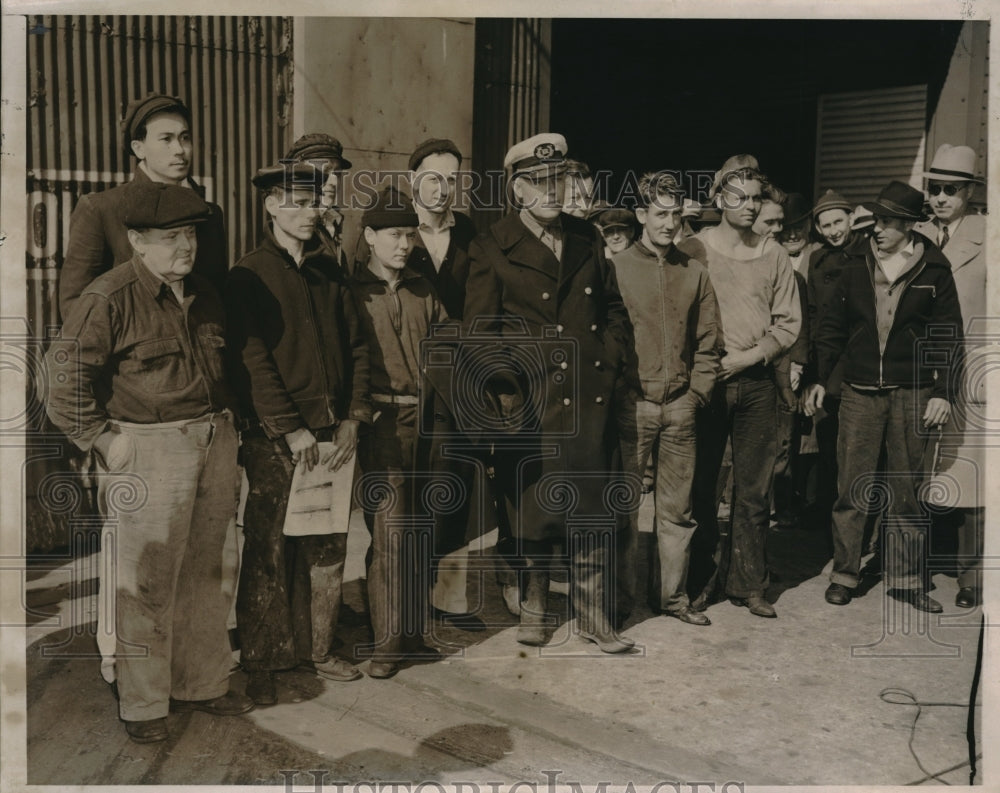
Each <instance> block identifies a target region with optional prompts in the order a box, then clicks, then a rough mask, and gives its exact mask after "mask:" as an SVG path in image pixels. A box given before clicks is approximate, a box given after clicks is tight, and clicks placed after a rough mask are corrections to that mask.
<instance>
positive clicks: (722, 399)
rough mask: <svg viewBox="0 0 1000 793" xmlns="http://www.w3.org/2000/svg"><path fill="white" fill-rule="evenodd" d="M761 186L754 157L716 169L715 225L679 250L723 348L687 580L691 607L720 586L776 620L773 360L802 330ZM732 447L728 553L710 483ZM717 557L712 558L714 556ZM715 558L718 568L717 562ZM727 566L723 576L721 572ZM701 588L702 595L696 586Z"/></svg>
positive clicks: (700, 466)
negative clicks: (706, 298) (772, 594)
mask: <svg viewBox="0 0 1000 793" xmlns="http://www.w3.org/2000/svg"><path fill="white" fill-rule="evenodd" d="M766 184H767V180H766V179H765V177H764V175H763V174H762V173H761V172H760V170H759V166H758V163H757V159H756V158H755V157H751V156H749V155H737V156H735V157H730V158H729V159H728V160H727V161H726V162H725V164H724V165H723V166H722V168H721V169H720V170H719V171H718V172H717V173H716V176H715V181H714V183H713V185H712V197H713V198H714V201H715V205H716V207H717V209H718V210H719V211H720V212H721V214H722V221H721V222H720V224H719V225H718V226H714V227H712V228H709V229H706V230H705V231H702V232H700V233H699V234H697V235H695V236H694V237H690V238H688V239H686V240H683V241H682V242H681V243H680V244H679V245H678V246H677V247H678V249H679V250H680V251H682V252H683V253H685V254H687V255H688V256H691V257H693V258H695V259H697V260H698V261H702V262H705V263H706V265H707V267H708V275H709V278H710V279H711V282H712V285H713V286H714V287H715V291H716V297H717V298H718V301H719V325H720V328H721V330H722V333H721V336H722V342H723V347H724V351H723V352H722V359H721V364H720V370H719V378H718V385H717V386H716V388H715V390H714V391H713V393H712V398H711V400H710V401H709V403H708V405H706V406H705V408H703V409H702V410H701V412H700V414H699V416H698V424H697V437H698V450H697V459H696V461H695V485H694V516H695V520H696V521H697V523H698V529H697V530H696V532H695V535H694V537H693V538H692V551H691V577H692V580H691V584H690V585H689V589H693V590H694V592H693V594H695V595H696V597H695V599H694V601H693V602H692V607H693V608H704V606H705V605H707V604H708V602H709V601H711V600H714V599H715V597H716V590H717V589H721V588H723V580H722V579H723V578H725V582H724V589H725V594H726V595H727V596H728V597H729V598H730V599H731V600H732V602H733V603H734V604H735V605H738V606H745V607H747V608H748V609H749V610H750V613H751V614H754V615H756V616H758V617H775V616H777V615H776V614H775V611H774V607H773V606H772V605H771V604H770V603H769V602H768V601H767V600H766V598H765V596H764V595H765V591H766V589H767V586H768V570H767V559H766V554H765V541H766V539H767V530H768V524H769V518H770V515H771V481H772V478H773V475H774V463H775V457H776V455H777V446H776V444H777V441H776V438H777V413H776V411H775V404H776V398H777V396H776V393H775V373H774V362H775V360H776V359H778V358H779V357H780V356H781V354H782V353H783V352H785V351H786V350H788V349H789V348H790V347H791V346H792V345H793V344H794V343H795V340H796V339H797V338H798V336H799V331H800V330H801V327H802V308H801V305H800V303H799V296H798V287H797V286H796V284H795V273H794V271H793V269H792V264H791V261H790V260H789V258H788V254H787V253H786V252H785V249H784V248H783V247H782V246H781V245H780V244H779V243H778V242H777V241H776V240H774V239H773V238H770V237H761V236H759V235H758V234H756V233H755V232H754V230H753V224H754V221H756V220H757V216H758V214H759V213H760V208H761V203H762V201H763V197H764V189H765V185H766ZM727 439H731V441H732V450H733V482H734V488H733V492H734V503H733V511H732V529H731V532H730V535H729V536H730V542H729V547H728V548H725V547H724V546H723V547H722V548H719V549H717V547H716V546H717V543H718V539H719V530H718V520H717V511H718V503H719V502H718V497H717V488H716V480H717V478H718V476H719V471H720V470H721V468H722V459H723V455H724V453H725V449H726V441H727ZM713 556H715V557H716V558H717V562H715V561H714V560H713V558H712V557H713ZM713 562H714V563H713ZM716 564H717V565H718V570H716V571H714V572H713V568H714V567H715V566H716ZM727 565H728V573H727V574H725V575H723V573H722V571H723V570H725V568H726V566H727ZM702 585H704V589H703V590H701V591H700V592H699V587H701V586H702Z"/></svg>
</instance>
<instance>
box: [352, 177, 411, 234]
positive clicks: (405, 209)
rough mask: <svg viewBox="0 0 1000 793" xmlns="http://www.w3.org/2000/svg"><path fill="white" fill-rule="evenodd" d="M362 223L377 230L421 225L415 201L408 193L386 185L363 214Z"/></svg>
mask: <svg viewBox="0 0 1000 793" xmlns="http://www.w3.org/2000/svg"><path fill="white" fill-rule="evenodd" d="M361 225H362V226H368V227H371V228H373V229H375V230H376V231H377V230H378V229H388V228H407V227H410V226H413V227H416V226H419V225H420V220H419V219H418V218H417V213H416V212H415V211H414V209H413V202H412V201H411V200H410V197H409V196H408V195H406V193H401V192H399V191H398V190H397V189H396V188H394V187H391V186H390V187H386V188H385V189H383V190H381V191H380V192H379V194H378V195H377V196H376V198H375V203H374V204H373V205H372V206H371V207H369V208H368V209H366V210H365V212H364V214H363V215H362V216H361Z"/></svg>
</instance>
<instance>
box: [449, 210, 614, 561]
mask: <svg viewBox="0 0 1000 793" xmlns="http://www.w3.org/2000/svg"><path fill="white" fill-rule="evenodd" d="M561 222H562V240H563V248H562V257H561V261H560V260H557V259H556V257H555V255H554V254H553V253H552V251H551V250H549V248H547V247H546V246H545V245H544V244H542V243H541V242H540V241H539V240H538V239H537V238H536V237H535V236H534V235H533V234H532V233H531V232H530V231H529V230H528V228H527V227H526V226H525V225H524V223H523V222H522V221H521V219H520V217H519V215H518V214H517V213H514V214H510V215H507V216H506V217H504V218H503V219H501V220H500V221H498V222H497V223H496V224H494V225H493V226H492V227H491V228H490V230H489V231H488V232H486V233H485V234H481V235H480V236H478V237H477V238H476V239H475V240H473V242H472V244H471V245H470V246H469V278H468V281H467V283H466V302H465V316H464V322H463V334H464V338H463V340H462V344H463V349H462V352H463V354H462V355H461V356H459V358H458V360H457V364H456V366H457V369H458V372H457V373H456V380H457V381H458V382H459V383H460V386H461V388H462V395H460V396H459V397H456V398H455V399H454V409H455V413H456V421H457V423H458V424H459V425H460V426H464V427H466V428H467V427H469V425H474V424H475V423H476V421H477V419H478V418H479V414H477V413H476V411H475V409H474V407H475V404H476V402H475V400H476V399H477V398H478V397H480V396H481V395H483V394H486V393H487V392H490V391H493V392H494V393H493V394H492V395H490V400H491V402H492V404H495V405H497V406H498V410H499V412H500V413H501V416H502V418H503V422H501V424H502V426H501V427H499V428H498V427H497V426H496V424H495V423H492V422H491V421H490V416H489V412H488V411H486V412H484V413H483V415H482V418H483V422H482V423H483V425H484V426H483V429H484V434H485V435H486V436H490V437H492V438H493V440H494V444H495V468H496V484H497V487H498V490H499V492H500V493H501V494H502V496H501V497H500V499H499V500H500V502H501V504H502V506H504V507H505V508H506V511H507V519H508V521H509V524H510V527H511V531H512V533H513V536H514V537H515V538H521V539H527V540H558V541H564V542H565V541H567V540H568V537H567V531H568V530H572V529H573V527H574V526H575V527H577V528H581V527H584V526H598V525H599V526H602V527H608V526H611V525H613V521H614V516H615V514H616V513H617V512H621V511H622V508H623V507H624V508H625V509H628V508H629V507H628V503H627V502H628V498H627V497H623V493H622V487H621V482H620V479H619V477H618V476H617V475H616V474H615V472H614V471H613V470H612V468H613V465H612V462H613V456H614V451H615V449H616V447H617V439H616V438H615V437H614V432H613V425H614V422H613V420H612V417H613V402H614V395H615V390H616V387H617V386H618V384H619V382H620V379H621V374H622V367H623V365H624V361H625V354H626V351H627V350H628V348H629V347H630V346H631V336H632V334H631V329H630V325H629V320H628V312H627V310H626V308H625V305H624V303H623V302H622V298H621V294H620V293H619V291H618V285H617V282H616V280H615V275H614V269H613V268H612V266H611V265H610V264H609V263H608V261H607V260H606V259H605V256H604V244H603V241H602V240H601V239H600V236H599V235H598V234H597V231H596V229H595V228H594V227H593V226H592V225H591V224H590V223H588V222H586V221H583V220H579V219H577V218H573V217H569V216H567V215H565V214H564V215H562V217H561ZM512 382H513V383H516V386H517V387H516V388H508V386H509V384H510V383H512ZM470 414H471V415H470ZM491 433H492V435H491ZM623 501H624V503H619V502H623Z"/></svg>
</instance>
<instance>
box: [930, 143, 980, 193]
mask: <svg viewBox="0 0 1000 793" xmlns="http://www.w3.org/2000/svg"><path fill="white" fill-rule="evenodd" d="M975 171H976V152H975V150H974V149H972V148H970V147H969V146H952V145H951V144H950V143H942V144H941V145H940V146H938V150H937V151H936V152H935V153H934V161H933V162H932V163H931V167H930V169H929V170H927V171H925V172H924V178H925V179H936V180H939V181H942V182H978V183H979V184H983V180H982V179H980V178H978V177H977V176H976V172H975Z"/></svg>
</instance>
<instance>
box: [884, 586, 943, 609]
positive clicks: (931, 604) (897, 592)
mask: <svg viewBox="0 0 1000 793" xmlns="http://www.w3.org/2000/svg"><path fill="white" fill-rule="evenodd" d="M888 594H889V597H891V598H893V599H894V600H898V601H900V602H902V603H909V604H910V605H911V606H913V608H915V609H916V610H917V611H925V612H927V613H928V614H940V613H941V612H943V611H944V606H942V605H941V604H940V603H938V602H937V601H936V600H935V599H934V598H932V597H931V596H930V595H928V594H927V593H926V592H922V591H921V590H919V589H890V590H889V592H888Z"/></svg>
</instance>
